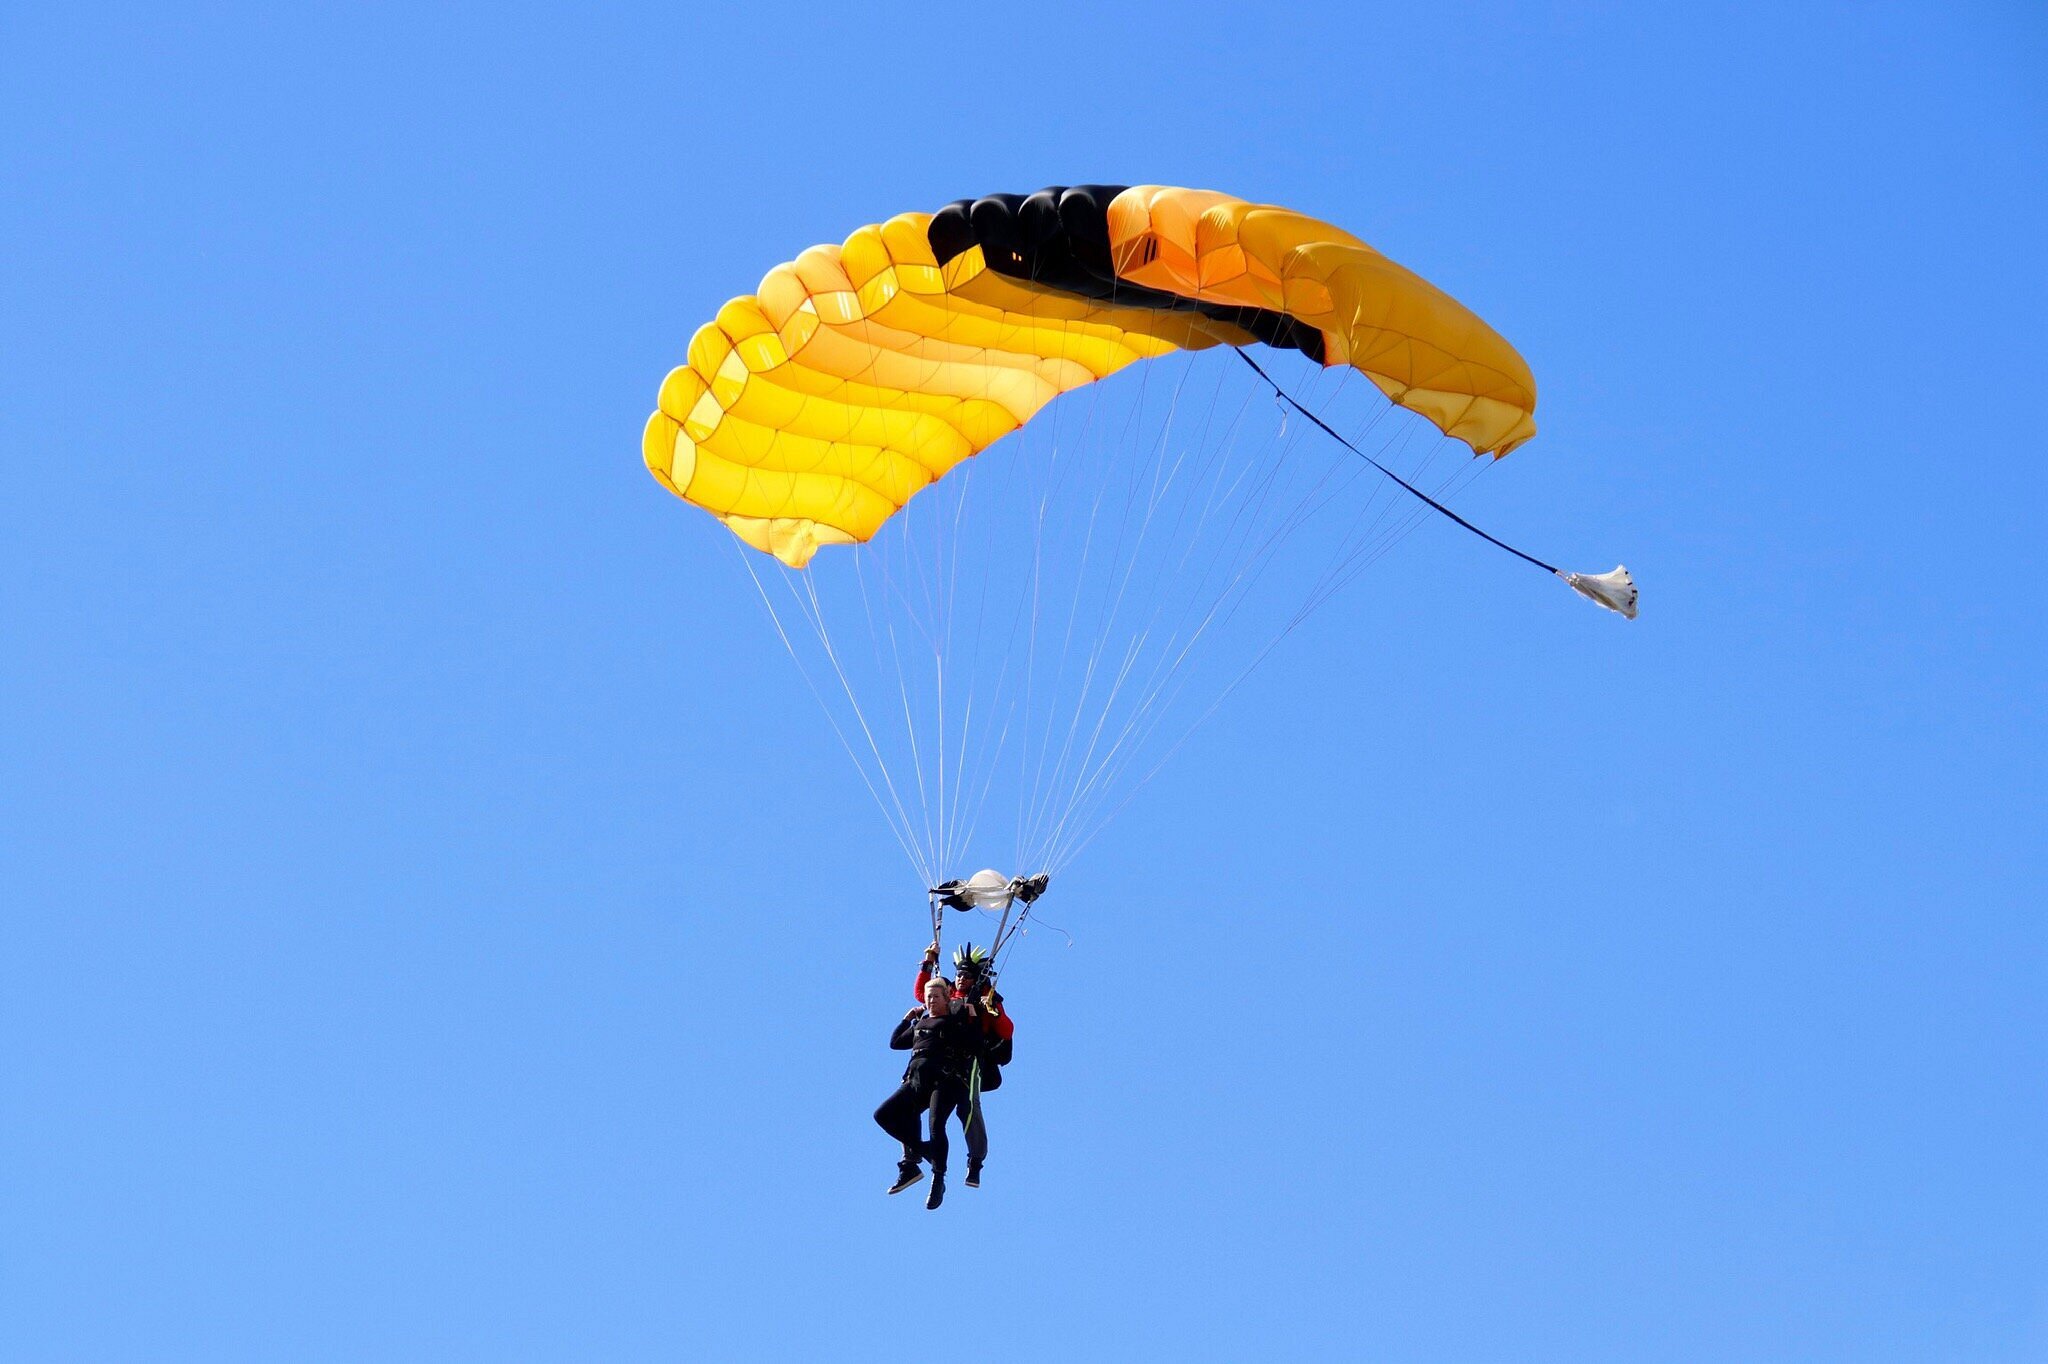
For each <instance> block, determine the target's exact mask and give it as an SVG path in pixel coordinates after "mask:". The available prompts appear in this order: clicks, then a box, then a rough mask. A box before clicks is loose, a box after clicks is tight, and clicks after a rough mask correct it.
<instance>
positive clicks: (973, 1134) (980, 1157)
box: [961, 1094, 989, 1174]
mask: <svg viewBox="0 0 2048 1364" xmlns="http://www.w3.org/2000/svg"><path fill="white" fill-rule="evenodd" d="M987 1104H989V1100H987V1096H981V1094H977V1096H975V1102H973V1104H969V1106H967V1108H963V1110H961V1124H963V1126H965V1128H967V1169H969V1174H971V1171H975V1169H981V1161H985V1159H987V1157H989V1108H987Z"/></svg>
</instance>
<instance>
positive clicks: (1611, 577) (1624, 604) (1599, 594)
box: [1233, 347, 1636, 620]
mask: <svg viewBox="0 0 2048 1364" xmlns="http://www.w3.org/2000/svg"><path fill="white" fill-rule="evenodd" d="M1233 349H1235V350H1236V351H1237V358H1238V359H1240V360H1242V361H1244V362H1245V363H1246V364H1247V365H1250V366H1251V368H1252V373H1254V374H1256V375H1258V376H1259V377H1260V378H1261V379H1263V380H1265V381H1266V386H1267V387H1269V388H1271V389H1272V390H1273V393H1274V395H1275V396H1276V397H1278V398H1279V399H1280V401H1281V402H1283V403H1286V404H1287V405H1288V406H1289V407H1291V408H1293V409H1294V410H1295V411H1296V412H1299V413H1300V414H1301V415H1302V416H1304V417H1307V418H1308V419H1309V420H1310V421H1312V422H1314V423H1315V424H1316V426H1317V427H1318V428H1320V429H1321V430H1322V431H1323V433H1324V434H1325V435H1327V436H1329V437H1330V439H1332V440H1334V441H1336V442H1337V443H1338V444H1339V445H1341V446H1343V447H1344V448H1345V449H1346V450H1349V451H1350V452H1351V453H1352V454H1354V455H1357V456H1358V457H1359V458H1360V459H1362V460H1364V461H1365V462H1366V463H1367V464H1370V465H1371V466H1372V467H1373V468H1375V469H1377V470H1379V471H1380V472H1381V473H1383V474H1385V475H1386V476H1387V477H1388V478H1391V479H1392V480H1394V482H1396V483H1398V484H1400V485H1401V486H1402V487H1403V488H1405V489H1407V490H1408V491H1409V492H1410V493H1413V494H1414V495H1415V496H1416V497H1417V498H1419V499H1421V500H1422V501H1423V502H1424V503H1426V504H1428V505H1429V507H1431V508H1432V509H1433V510H1435V511H1437V512H1440V513H1442V514H1443V515H1444V516H1447V517H1449V518H1450V519H1451V520H1453V521H1455V522H1457V523H1458V524H1459V525H1461V526H1463V527H1464V528H1465V529H1466V530H1469V531H1471V532H1472V533H1473V534H1474V535H1476V536H1478V537H1479V538H1480V539H1482V540H1484V541H1486V542H1487V543H1488V544H1490V545H1498V546H1499V547H1500V548H1502V549H1504V550H1506V551H1507V552H1508V553H1510V554H1512V555H1514V556H1515V557H1516V558H1517V559H1520V560H1522V561H1523V562H1525V563H1531V564H1534V565H1536V567H1538V568H1540V569H1542V570H1543V571H1544V572H1545V573H1548V574H1550V575H1551V576H1552V577H1553V578H1562V579H1564V581H1565V583H1566V584H1567V585H1568V586H1570V588H1571V589H1572V590H1573V591H1574V592H1577V593H1578V594H1579V595H1580V596H1582V597H1584V598H1586V599H1587V600H1588V601H1591V602H1593V603H1594V604H1596V605H1598V606H1604V607H1606V608H1607V609H1608V610H1610V611H1614V612H1618V613H1619V614H1621V615H1624V616H1627V617H1628V618H1629V619H1630V620H1634V619H1635V618H1636V588H1635V581H1634V580H1633V579H1632V578H1630V577H1629V575H1628V570H1627V569H1625V568H1616V569H1615V570H1614V571H1613V572H1612V573H1601V574H1592V573H1573V572H1570V571H1568V570H1566V569H1562V568H1559V567H1558V566H1557V565H1555V564H1546V563H1544V562H1543V561H1542V560H1541V559H1539V558H1537V557H1536V556H1535V555H1533V554H1526V553H1524V552H1523V551H1521V550H1519V549H1516V548H1515V547H1514V546H1513V545H1511V544H1509V543H1508V542H1507V541H1505V540H1502V539H1500V538H1498V537H1497V536H1493V535H1488V534H1487V533H1486V532H1485V531H1483V530H1481V529H1479V527H1477V526H1475V525H1473V524H1472V523H1471V522H1470V521H1467V520H1466V519H1465V518H1464V517H1462V516H1460V515H1458V514H1457V513H1456V512H1454V511H1452V510H1451V509H1450V508H1449V507H1446V506H1445V505H1444V504H1443V503H1441V502H1439V501H1437V500H1436V499H1435V498H1433V497H1431V496H1430V495H1429V494H1428V493H1426V492H1424V491H1422V489H1420V488H1418V487H1416V486H1415V485H1414V484H1413V483H1410V482H1409V481H1408V480H1407V479H1405V478H1403V477H1401V476H1400V475H1399V474H1397V473H1395V472H1394V471H1393V470H1392V469H1389V468H1388V467H1387V466H1386V465H1384V464H1382V463H1380V462H1379V461H1378V460H1376V459H1374V458H1373V457H1372V456H1371V455H1368V454H1367V453H1365V451H1363V450H1361V449H1359V448H1358V447H1357V446H1356V445H1353V444H1352V443H1351V442H1350V441H1348V440H1346V439H1344V437H1343V436H1341V435H1339V434H1338V433H1337V431H1336V430H1335V429H1334V428H1333V427H1332V426H1331V425H1330V424H1329V423H1328V422H1326V421H1324V420H1323V419H1322V418H1321V417H1318V416H1317V415H1316V414H1315V413H1313V412H1311V411H1309V410H1308V409H1307V408H1306V407H1303V406H1302V405H1301V404H1300V403H1298V402H1296V401H1295V400H1294V395H1293V394H1291V393H1289V392H1288V391H1287V390H1286V389H1284V388H1282V387H1280V385H1279V384H1278V383H1277V382H1276V381H1275V380H1274V378H1273V376H1272V375H1270V374H1268V373H1266V371H1265V370H1264V369H1262V368H1260V367H1259V362H1258V361H1256V360H1254V359H1252V357H1251V356H1250V355H1248V354H1247V353H1246V352H1245V351H1244V349H1243V348H1242V347H1234V348H1233Z"/></svg>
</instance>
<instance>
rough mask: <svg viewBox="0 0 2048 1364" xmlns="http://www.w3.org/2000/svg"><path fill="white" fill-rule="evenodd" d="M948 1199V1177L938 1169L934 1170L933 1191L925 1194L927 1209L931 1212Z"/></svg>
mask: <svg viewBox="0 0 2048 1364" xmlns="http://www.w3.org/2000/svg"><path fill="white" fill-rule="evenodd" d="M945 1201H946V1177H945V1176H944V1175H942V1174H940V1173H939V1172H938V1171H937V1170H934V1171H932V1191H931V1192H930V1193H928V1194H926V1195H925V1196H924V1206H925V1210H926V1211H927V1212H929V1211H930V1210H931V1209H933V1208H936V1207H938V1206H939V1204H941V1203H943V1202H945Z"/></svg>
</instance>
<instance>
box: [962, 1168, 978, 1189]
mask: <svg viewBox="0 0 2048 1364" xmlns="http://www.w3.org/2000/svg"><path fill="white" fill-rule="evenodd" d="M965 1182H966V1184H967V1187H968V1188H970V1189H978V1188H980V1187H981V1166H980V1165H978V1164H976V1165H969V1166H968V1167H967V1179H966V1181H965Z"/></svg>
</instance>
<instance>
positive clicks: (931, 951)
mask: <svg viewBox="0 0 2048 1364" xmlns="http://www.w3.org/2000/svg"><path fill="white" fill-rule="evenodd" d="M938 964H939V949H938V948H936V947H927V948H926V949H925V950H924V965H925V968H926V969H927V970H929V969H930V968H932V967H934V966H937V965H938Z"/></svg>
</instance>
